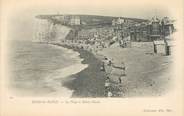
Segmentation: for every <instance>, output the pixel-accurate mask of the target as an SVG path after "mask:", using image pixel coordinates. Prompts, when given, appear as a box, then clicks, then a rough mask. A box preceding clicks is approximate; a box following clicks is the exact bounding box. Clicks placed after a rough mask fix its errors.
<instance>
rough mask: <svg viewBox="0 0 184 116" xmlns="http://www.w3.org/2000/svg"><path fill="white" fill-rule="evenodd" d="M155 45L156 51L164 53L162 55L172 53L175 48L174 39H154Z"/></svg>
mask: <svg viewBox="0 0 184 116" xmlns="http://www.w3.org/2000/svg"><path fill="white" fill-rule="evenodd" d="M153 45H154V53H156V54H162V55H171V54H172V49H173V46H174V44H173V41H172V40H157V41H153Z"/></svg>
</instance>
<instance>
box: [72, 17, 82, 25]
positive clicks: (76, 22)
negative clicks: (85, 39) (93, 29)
mask: <svg viewBox="0 0 184 116" xmlns="http://www.w3.org/2000/svg"><path fill="white" fill-rule="evenodd" d="M69 24H70V25H80V24H81V20H80V17H78V16H72V17H71V18H70V22H69Z"/></svg>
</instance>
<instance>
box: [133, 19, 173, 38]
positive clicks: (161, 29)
mask: <svg viewBox="0 0 184 116" xmlns="http://www.w3.org/2000/svg"><path fill="white" fill-rule="evenodd" d="M173 22H174V21H172V20H170V19H169V18H168V17H164V18H163V19H162V20H160V19H158V18H157V17H153V18H152V19H151V20H150V21H147V22H142V23H138V24H135V25H134V26H131V27H130V37H131V40H132V41H155V40H163V39H164V38H165V37H166V36H168V35H171V34H172V33H173V32H174V31H175V29H174V25H173Z"/></svg>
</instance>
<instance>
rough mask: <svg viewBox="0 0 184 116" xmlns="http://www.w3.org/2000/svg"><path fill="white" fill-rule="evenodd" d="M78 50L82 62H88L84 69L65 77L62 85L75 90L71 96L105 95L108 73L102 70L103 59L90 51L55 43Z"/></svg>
mask: <svg viewBox="0 0 184 116" xmlns="http://www.w3.org/2000/svg"><path fill="white" fill-rule="evenodd" d="M54 45H57V46H61V47H64V48H67V49H72V50H74V51H76V52H78V53H79V54H80V55H79V57H80V58H82V59H83V61H82V62H81V63H82V64H88V67H87V68H85V69H84V70H82V71H80V72H78V73H76V74H73V75H71V76H69V77H67V78H65V79H64V80H63V82H62V85H63V86H64V87H66V88H69V89H71V90H73V93H72V96H71V97H74V98H75V97H82V98H84V97H91V98H96V97H105V87H104V83H105V78H106V74H105V72H103V71H100V66H101V63H102V61H101V60H100V59H99V58H97V56H96V55H94V54H93V53H91V52H90V51H87V50H83V49H80V48H73V47H71V46H68V45H62V44H59V43H58V44H54ZM91 75H93V76H91Z"/></svg>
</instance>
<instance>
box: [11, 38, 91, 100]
mask: <svg viewBox="0 0 184 116" xmlns="http://www.w3.org/2000/svg"><path fill="white" fill-rule="evenodd" d="M9 49H10V53H9V65H10V66H9V67H10V73H11V76H10V86H11V88H12V90H13V92H14V93H15V94H16V95H19V96H40V97H50V96H51V97H52V96H54V97H56V96H59V97H71V96H72V93H73V90H70V89H68V88H66V87H64V86H63V85H62V83H63V80H66V79H67V78H68V77H69V76H71V75H74V74H76V73H78V72H80V71H82V70H84V69H85V68H87V67H88V65H87V64H82V63H81V62H82V61H83V59H81V58H80V56H79V55H80V54H79V53H78V52H76V51H73V50H72V49H67V48H64V47H61V46H56V45H51V44H47V43H36V42H31V41H16V40H14V41H11V45H10V48H9Z"/></svg>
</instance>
